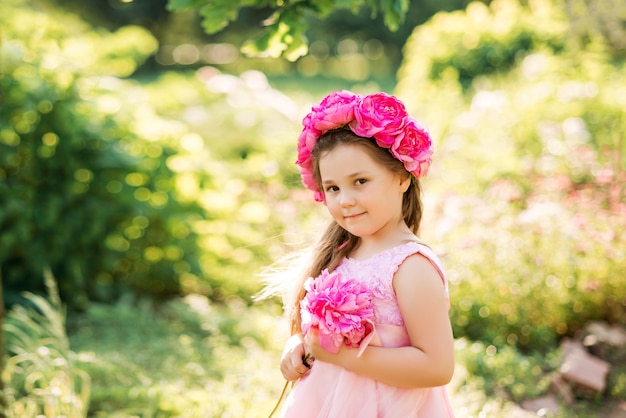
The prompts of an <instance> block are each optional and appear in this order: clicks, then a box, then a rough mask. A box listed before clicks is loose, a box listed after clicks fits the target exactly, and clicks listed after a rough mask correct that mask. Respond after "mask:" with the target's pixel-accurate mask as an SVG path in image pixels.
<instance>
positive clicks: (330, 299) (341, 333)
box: [300, 270, 374, 354]
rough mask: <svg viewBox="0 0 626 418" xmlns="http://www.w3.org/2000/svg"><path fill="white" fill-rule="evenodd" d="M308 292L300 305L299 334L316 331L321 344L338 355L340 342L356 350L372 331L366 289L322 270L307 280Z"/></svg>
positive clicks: (351, 280) (369, 300)
mask: <svg viewBox="0 0 626 418" xmlns="http://www.w3.org/2000/svg"><path fill="white" fill-rule="evenodd" d="M304 288H305V289H306V291H307V293H306V296H305V297H304V299H302V301H301V303H300V312H301V315H302V332H303V333H305V334H306V333H307V332H308V331H309V330H310V329H311V328H315V329H317V330H318V333H319V339H320V345H321V346H322V347H323V348H324V349H325V350H326V351H328V352H330V353H333V354H334V353H337V352H338V351H339V349H340V348H341V345H342V344H343V343H345V344H346V346H347V347H358V346H359V344H360V343H361V341H362V340H363V339H364V338H365V337H366V336H367V335H369V334H371V333H372V332H373V329H374V323H373V318H374V307H373V303H372V296H371V294H370V292H369V291H368V289H367V287H365V286H364V285H362V284H361V283H360V282H359V281H358V280H355V279H344V278H343V277H342V276H341V274H340V273H329V272H328V270H324V271H322V274H320V275H319V276H318V277H316V278H309V279H308V280H307V281H306V282H305V284H304Z"/></svg>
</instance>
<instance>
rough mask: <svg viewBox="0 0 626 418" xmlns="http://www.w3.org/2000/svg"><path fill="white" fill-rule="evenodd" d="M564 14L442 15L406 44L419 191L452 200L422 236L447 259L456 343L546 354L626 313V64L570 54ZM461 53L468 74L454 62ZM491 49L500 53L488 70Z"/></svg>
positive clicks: (402, 86) (482, 9)
mask: <svg viewBox="0 0 626 418" xmlns="http://www.w3.org/2000/svg"><path fill="white" fill-rule="evenodd" d="M559 10H560V9H558V8H554V7H553V6H551V5H550V2H537V3H533V6H532V7H529V8H522V7H520V6H519V4H518V3H517V2H514V1H506V0H501V1H497V2H494V3H493V4H492V6H491V7H489V8H487V7H486V6H484V5H481V4H472V5H470V7H468V10H467V12H465V13H460V12H455V13H451V14H440V15H437V16H435V18H434V19H433V20H432V21H431V22H429V23H427V24H426V25H424V26H423V27H421V28H418V29H416V31H415V33H414V34H413V36H412V37H411V40H410V41H409V43H408V45H407V47H406V52H407V53H406V56H407V60H406V62H405V64H404V67H403V69H402V72H401V74H402V75H401V79H400V83H399V87H398V92H399V95H400V96H401V97H406V98H410V99H409V100H407V102H408V103H409V107H411V108H413V110H414V113H415V114H416V116H418V118H419V119H420V120H422V121H423V123H424V124H425V125H426V126H429V127H430V128H431V130H432V132H433V134H434V135H435V138H436V140H437V143H436V156H435V162H434V165H433V168H432V170H431V173H430V175H429V178H428V179H427V182H428V184H427V188H428V189H431V190H433V191H436V190H446V191H447V192H446V193H445V194H442V195H439V196H436V197H433V198H432V201H431V205H432V208H430V209H429V210H427V216H428V217H429V219H432V221H431V222H430V224H428V223H427V224H426V226H425V227H424V228H423V229H424V231H428V232H427V233H429V234H432V235H431V236H430V238H429V239H428V241H429V242H433V243H441V245H442V246H443V247H444V248H445V249H446V255H445V262H446V265H447V267H448V269H449V272H450V277H451V292H452V301H453V309H452V321H453V326H454V331H455V334H456V335H457V336H466V337H468V338H470V339H472V340H482V341H484V342H485V343H487V344H493V345H494V346H495V347H498V348H501V347H504V346H506V345H514V346H520V347H522V348H523V349H524V350H525V351H538V350H539V351H544V352H545V351H547V350H549V349H550V347H553V346H554V345H555V343H556V341H557V340H558V339H559V338H561V337H562V336H565V335H573V334H574V333H575V332H576V331H577V330H579V329H580V328H581V327H582V326H583V325H584V323H585V322H586V321H589V320H592V319H604V320H607V321H609V322H621V323H624V318H625V317H626V316H625V311H626V300H624V298H623V295H624V294H626V283H625V282H624V280H622V278H623V277H624V275H625V274H626V270H625V266H626V240H624V236H623V234H620V233H619V232H617V231H623V230H624V229H625V228H626V223H625V222H626V216H624V213H625V212H624V210H625V209H624V203H623V202H624V197H625V196H626V189H625V187H624V179H626V143H625V142H624V141H623V138H622V136H623V135H622V133H623V132H625V131H626V125H625V122H624V118H623V109H624V101H623V97H625V96H624V95H625V94H626V91H625V90H624V86H625V85H626V79H625V78H624V71H623V70H624V62H623V61H621V60H615V59H614V58H613V57H614V55H613V54H612V52H611V49H610V48H609V47H608V45H606V44H605V43H603V40H602V39H599V38H598V39H596V40H595V41H594V43H593V44H588V45H587V47H586V48H585V49H584V50H580V49H578V48H574V47H570V46H569V45H574V44H573V43H572V44H570V43H569V42H567V36H568V30H567V21H566V20H565V17H564V15H563V13H560V12H559ZM479 28H489V29H479ZM468 33H471V34H476V35H475V36H474V37H472V36H470V38H471V39H472V40H473V41H472V44H471V45H468V44H467V42H468V41H467V39H468V37H467V34H468ZM486 33H489V36H483V35H484V34H486ZM520 39H525V41H524V42H522V43H521V44H520ZM474 41H475V42H474ZM462 45H464V46H463V48H465V49H467V52H466V55H467V54H469V56H473V57H475V58H476V60H477V64H476V65H475V70H472V71H467V67H457V66H458V65H460V64H459V63H460V61H454V60H449V58H450V57H451V56H453V55H457V54H460V53H461V51H462V50H461V49H459V48H461V47H460V46H462ZM494 45H499V46H500V47H503V46H506V48H505V51H508V52H505V53H503V56H507V57H509V58H507V59H506V60H504V61H502V62H501V63H500V64H499V65H495V66H494V62H491V61H490V60H489V57H488V55H489V54H488V51H489V50H493V48H494ZM571 48H574V49H571ZM442 62H449V64H447V67H446V69H445V70H442V71H439V76H438V77H433V73H434V71H433V69H434V68H436V67H437V66H438V65H440V64H438V63H442ZM492 69H493V70H492ZM464 74H465V75H464ZM468 173H471V175H468ZM426 193H427V194H428V193H429V192H428V191H427V192H426ZM430 193H432V192H430ZM429 211H431V212H429ZM426 222H428V221H426Z"/></svg>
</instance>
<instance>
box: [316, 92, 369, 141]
mask: <svg viewBox="0 0 626 418" xmlns="http://www.w3.org/2000/svg"><path fill="white" fill-rule="evenodd" d="M360 97H361V96H359V95H357V94H354V93H352V92H351V91H348V90H342V91H336V92H333V93H331V94H329V95H328V96H326V97H325V98H324V99H323V100H322V101H321V102H320V104H319V105H318V106H314V107H313V109H312V112H311V126H312V127H313V128H315V129H317V130H319V131H323V132H325V131H330V130H331V129H336V128H339V127H342V126H344V125H347V124H348V123H349V122H350V121H352V120H353V119H354V108H355V105H356V103H357V102H358V100H359V99H360Z"/></svg>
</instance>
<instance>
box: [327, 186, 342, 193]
mask: <svg viewBox="0 0 626 418" xmlns="http://www.w3.org/2000/svg"><path fill="white" fill-rule="evenodd" d="M337 190H339V187H337V186H328V187H327V188H326V191H327V192H336V191H337Z"/></svg>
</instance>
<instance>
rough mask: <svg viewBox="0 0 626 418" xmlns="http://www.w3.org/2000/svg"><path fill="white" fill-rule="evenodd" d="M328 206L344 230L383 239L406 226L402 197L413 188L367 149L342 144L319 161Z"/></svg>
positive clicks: (367, 237) (360, 235) (409, 180)
mask: <svg viewBox="0 0 626 418" xmlns="http://www.w3.org/2000/svg"><path fill="white" fill-rule="evenodd" d="M319 170H320V175H321V179H322V188H323V191H324V194H325V196H326V207H327V208H328V211H329V212H330V214H331V215H332V217H333V218H334V219H335V221H337V223H339V225H341V227H342V228H344V229H345V230H347V231H348V232H350V233H351V234H353V235H355V236H357V237H360V238H361V239H369V238H372V239H381V238H384V237H385V236H387V234H388V233H392V232H396V231H397V230H398V228H400V227H401V226H403V225H404V224H403V222H402V220H403V216H402V195H403V193H404V192H405V191H406V190H407V188H408V187H409V185H410V182H411V179H410V177H409V176H407V177H406V178H401V177H400V176H399V175H398V174H396V173H394V172H392V171H391V170H389V169H388V168H387V167H385V166H384V165H382V164H381V163H379V162H378V161H376V160H374V159H373V158H372V157H371V156H370V154H369V153H368V152H367V151H366V150H365V148H364V147H362V146H359V145H338V146H336V147H335V148H333V149H332V150H331V151H329V152H327V153H326V154H323V155H322V156H321V157H320V160H319Z"/></svg>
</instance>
